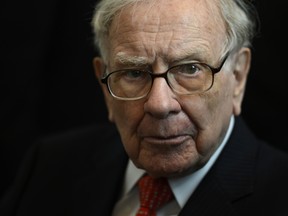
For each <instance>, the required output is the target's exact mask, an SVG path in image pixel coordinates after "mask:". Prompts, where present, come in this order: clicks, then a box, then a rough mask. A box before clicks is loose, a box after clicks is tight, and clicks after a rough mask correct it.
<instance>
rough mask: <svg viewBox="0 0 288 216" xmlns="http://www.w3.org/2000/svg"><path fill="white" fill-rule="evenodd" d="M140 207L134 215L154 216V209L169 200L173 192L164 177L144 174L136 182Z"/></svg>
mask: <svg viewBox="0 0 288 216" xmlns="http://www.w3.org/2000/svg"><path fill="white" fill-rule="evenodd" d="M138 188H139V195H140V209H139V210H138V212H137V214H136V216H156V211H157V209H159V208H160V207H162V206H163V205H164V204H165V203H168V202H169V201H171V199H172V197H173V193H172V191H171V188H170V186H169V183H168V181H167V179H166V178H152V177H151V176H148V175H145V176H143V177H142V178H141V179H140V180H139V182H138Z"/></svg>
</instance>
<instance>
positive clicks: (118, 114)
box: [111, 101, 144, 157]
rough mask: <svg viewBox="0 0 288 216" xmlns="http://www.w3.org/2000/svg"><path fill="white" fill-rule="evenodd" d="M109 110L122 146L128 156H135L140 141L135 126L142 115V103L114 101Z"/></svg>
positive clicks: (136, 126)
mask: <svg viewBox="0 0 288 216" xmlns="http://www.w3.org/2000/svg"><path fill="white" fill-rule="evenodd" d="M111 111H112V112H113V119H114V123H115V124H116V127H117V128H118V131H119V133H120V136H121V139H122V143H123V144H124V148H125V149H126V151H127V153H128V155H129V156H131V157H135V155H137V154H138V147H139V143H140V140H139V137H138V136H137V128H138V125H139V124H140V122H141V120H142V118H143V115H144V113H143V104H142V103H139V102H134V101H115V102H114V103H113V108H112V109H111Z"/></svg>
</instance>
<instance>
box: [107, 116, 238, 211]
mask: <svg viewBox="0 0 288 216" xmlns="http://www.w3.org/2000/svg"><path fill="white" fill-rule="evenodd" d="M233 127H234V116H232V117H231V120H230V124H229V128H228V130H227V133H226V135H225V137H224V139H223V141H222V143H221V144H220V146H219V147H218V148H217V150H216V151H215V152H214V154H213V155H212V157H211V158H210V160H209V161H208V162H207V163H206V165H205V166H204V167H202V168H201V169H199V170H197V171H196V172H193V173H191V174H190V175H187V176H184V177H180V178H177V179H175V178H173V179H169V184H170V186H171V189H172V191H173V194H174V197H175V199H174V200H173V201H172V202H169V203H168V204H166V205H165V206H163V207H162V208H160V209H159V210H158V211H157V216H176V215H178V214H179V212H180V211H181V209H182V208H183V207H184V205H185V204H186V202H187V201H188V199H189V197H190V196H191V195H192V194H193V192H194V191H195V189H196V188H197V186H198V185H199V183H200V182H201V180H202V179H203V178H204V176H205V175H206V174H207V172H208V171H209V169H210V168H211V167H212V165H213V164H214V163H215V161H216V159H217V158H218V156H219V154H220V153H221V151H222V149H223V148H224V146H225V144H226V142H227V140H228V138H229V136H230V134H231V132H232V129H233ZM144 173H145V170H142V169H138V168H137V167H135V166H134V164H133V163H132V161H131V160H129V162H128V166H127V169H126V174H125V179H124V185H123V190H122V196H121V199H120V200H119V201H118V202H117V204H116V206H115V208H114V211H113V214H112V216H134V215H135V214H136V212H137V210H138V208H139V205H140V203H139V198H138V197H139V193H138V189H137V187H136V183H137V181H138V180H139V178H140V177H141V176H142V175H143V174H144Z"/></svg>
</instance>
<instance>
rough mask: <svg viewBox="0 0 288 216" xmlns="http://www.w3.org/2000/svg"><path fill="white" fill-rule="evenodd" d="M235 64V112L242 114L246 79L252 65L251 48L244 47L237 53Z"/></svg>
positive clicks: (235, 113)
mask: <svg viewBox="0 0 288 216" xmlns="http://www.w3.org/2000/svg"><path fill="white" fill-rule="evenodd" d="M234 61H235V66H234V77H235V86H234V92H233V113H234V115H235V116H237V115H240V113H241V106H242V101H243V97H244V93H245V88H246V81H247V77H248V73H249V70H250V65H251V50H250V49H249V48H247V47H243V48H241V49H240V50H239V52H238V53H236V56H235V59H234Z"/></svg>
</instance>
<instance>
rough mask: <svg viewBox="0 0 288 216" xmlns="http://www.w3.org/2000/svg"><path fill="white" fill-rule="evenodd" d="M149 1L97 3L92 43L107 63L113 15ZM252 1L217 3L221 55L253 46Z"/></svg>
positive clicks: (255, 24) (104, 0)
mask: <svg viewBox="0 0 288 216" xmlns="http://www.w3.org/2000/svg"><path fill="white" fill-rule="evenodd" d="M140 1H149V0H100V2H99V3H98V4H97V5H96V8H95V11H94V16H93V17H92V22H91V25H92V29H93V32H94V43H95V46H96V48H97V49H98V51H99V52H100V55H101V56H102V58H103V59H104V61H105V62H107V57H108V53H107V52H108V50H109V44H108V41H107V38H108V36H109V28H110V24H111V23H112V21H113V19H114V18H115V15H117V14H118V13H119V12H120V11H121V10H122V9H123V8H125V7H127V6H128V5H131V4H135V3H137V2H140ZM251 1H252V0H219V10H220V13H221V14H222V17H223V20H224V22H225V23H226V31H227V40H226V43H225V44H224V47H223V51H222V55H224V53H227V52H228V51H230V52H232V51H235V50H238V49H239V48H241V47H243V46H246V47H250V46H251V45H252V40H253V38H254V37H255V36H256V34H257V33H258V30H259V29H258V27H259V25H258V24H259V18H258V13H257V11H256V9H255V7H254V6H253V4H252V2H251Z"/></svg>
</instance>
